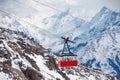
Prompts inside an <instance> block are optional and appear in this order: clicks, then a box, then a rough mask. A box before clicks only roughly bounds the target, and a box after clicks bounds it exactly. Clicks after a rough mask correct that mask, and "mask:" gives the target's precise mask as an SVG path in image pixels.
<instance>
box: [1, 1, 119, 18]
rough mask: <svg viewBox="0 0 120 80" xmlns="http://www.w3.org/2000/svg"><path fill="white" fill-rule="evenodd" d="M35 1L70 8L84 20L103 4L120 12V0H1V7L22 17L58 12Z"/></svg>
mask: <svg viewBox="0 0 120 80" xmlns="http://www.w3.org/2000/svg"><path fill="white" fill-rule="evenodd" d="M35 1H39V2H42V3H44V4H47V5H49V6H51V7H53V8H56V9H58V10H61V11H65V10H66V9H68V8H70V13H71V14H72V15H73V16H76V17H80V18H82V19H84V20H90V19H91V18H92V17H93V16H94V15H95V14H96V13H97V12H98V11H100V9H101V8H102V7H103V6H106V7H108V8H109V9H111V10H114V11H119V12H120V6H119V4H120V0H0V9H2V10H5V11H7V12H9V13H11V14H15V15H17V16H20V17H24V16H31V15H40V16H42V17H48V16H51V15H53V14H55V13H57V12H58V11H55V10H53V9H51V8H48V7H46V6H43V5H41V4H39V3H36V2H35Z"/></svg>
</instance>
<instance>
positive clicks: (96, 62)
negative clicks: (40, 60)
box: [0, 7, 120, 76]
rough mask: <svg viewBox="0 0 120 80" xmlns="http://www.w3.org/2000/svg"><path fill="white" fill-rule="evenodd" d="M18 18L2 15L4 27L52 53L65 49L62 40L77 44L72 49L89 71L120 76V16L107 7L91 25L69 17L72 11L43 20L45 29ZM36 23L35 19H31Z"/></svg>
mask: <svg viewBox="0 0 120 80" xmlns="http://www.w3.org/2000/svg"><path fill="white" fill-rule="evenodd" d="M13 16H14V15H8V14H1V15H0V26H1V27H6V28H9V29H13V30H17V31H22V32H23V33H24V34H25V35H26V36H28V37H29V38H34V41H36V42H38V43H40V44H41V45H43V46H44V47H46V48H51V49H52V51H55V52H59V51H60V50H61V49H62V47H63V42H62V41H61V39H60V37H61V36H69V37H70V38H71V39H72V40H74V42H75V44H72V46H71V49H72V51H73V52H74V53H76V54H77V55H78V59H79V63H86V64H88V66H89V68H98V69H101V70H102V71H103V72H104V73H106V74H111V75H115V76H116V75H117V76H120V13H117V12H114V11H111V10H109V9H107V8H106V7H103V8H102V9H101V11H100V12H99V13H98V14H96V16H94V17H93V18H92V20H91V21H90V22H86V21H84V20H82V19H79V18H75V17H73V16H71V15H69V9H68V10H66V11H65V12H61V13H58V14H56V15H53V16H51V17H47V18H45V19H43V21H42V25H40V26H44V27H45V29H41V27H40V26H35V25H32V24H29V23H26V20H27V21H28V18H27V19H23V18H21V19H17V18H15V17H13ZM29 20H30V21H32V18H29Z"/></svg>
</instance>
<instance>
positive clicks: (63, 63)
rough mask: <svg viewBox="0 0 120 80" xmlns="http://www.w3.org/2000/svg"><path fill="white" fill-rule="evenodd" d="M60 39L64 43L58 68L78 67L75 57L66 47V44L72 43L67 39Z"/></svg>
mask: <svg viewBox="0 0 120 80" xmlns="http://www.w3.org/2000/svg"><path fill="white" fill-rule="evenodd" d="M62 39H64V40H65V43H64V47H63V50H62V53H61V55H60V57H59V62H58V66H59V67H72V66H77V65H78V60H77V55H76V54H73V53H72V52H71V51H70V49H69V46H68V42H72V43H73V41H71V40H69V38H64V37H62Z"/></svg>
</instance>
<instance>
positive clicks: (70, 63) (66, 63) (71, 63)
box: [58, 60, 78, 67]
mask: <svg viewBox="0 0 120 80" xmlns="http://www.w3.org/2000/svg"><path fill="white" fill-rule="evenodd" d="M58 65H59V67H70V66H77V65H78V61H77V60H74V61H60V62H58Z"/></svg>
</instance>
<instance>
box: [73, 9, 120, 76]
mask: <svg viewBox="0 0 120 80" xmlns="http://www.w3.org/2000/svg"><path fill="white" fill-rule="evenodd" d="M89 27H90V30H89V32H88V33H87V34H82V35H81V36H80V37H76V38H75V39H74V40H75V41H76V42H77V46H74V47H75V48H73V49H74V51H75V52H77V53H78V55H79V61H80V63H86V64H88V65H89V67H92V68H99V69H101V70H103V71H104V72H105V73H107V74H112V75H117V76H119V77H120V13H117V12H113V11H111V10H109V9H107V8H106V7H104V8H102V10H101V11H100V12H99V13H98V14H97V15H96V16H95V17H93V19H92V20H91V21H90V26H89Z"/></svg>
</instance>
